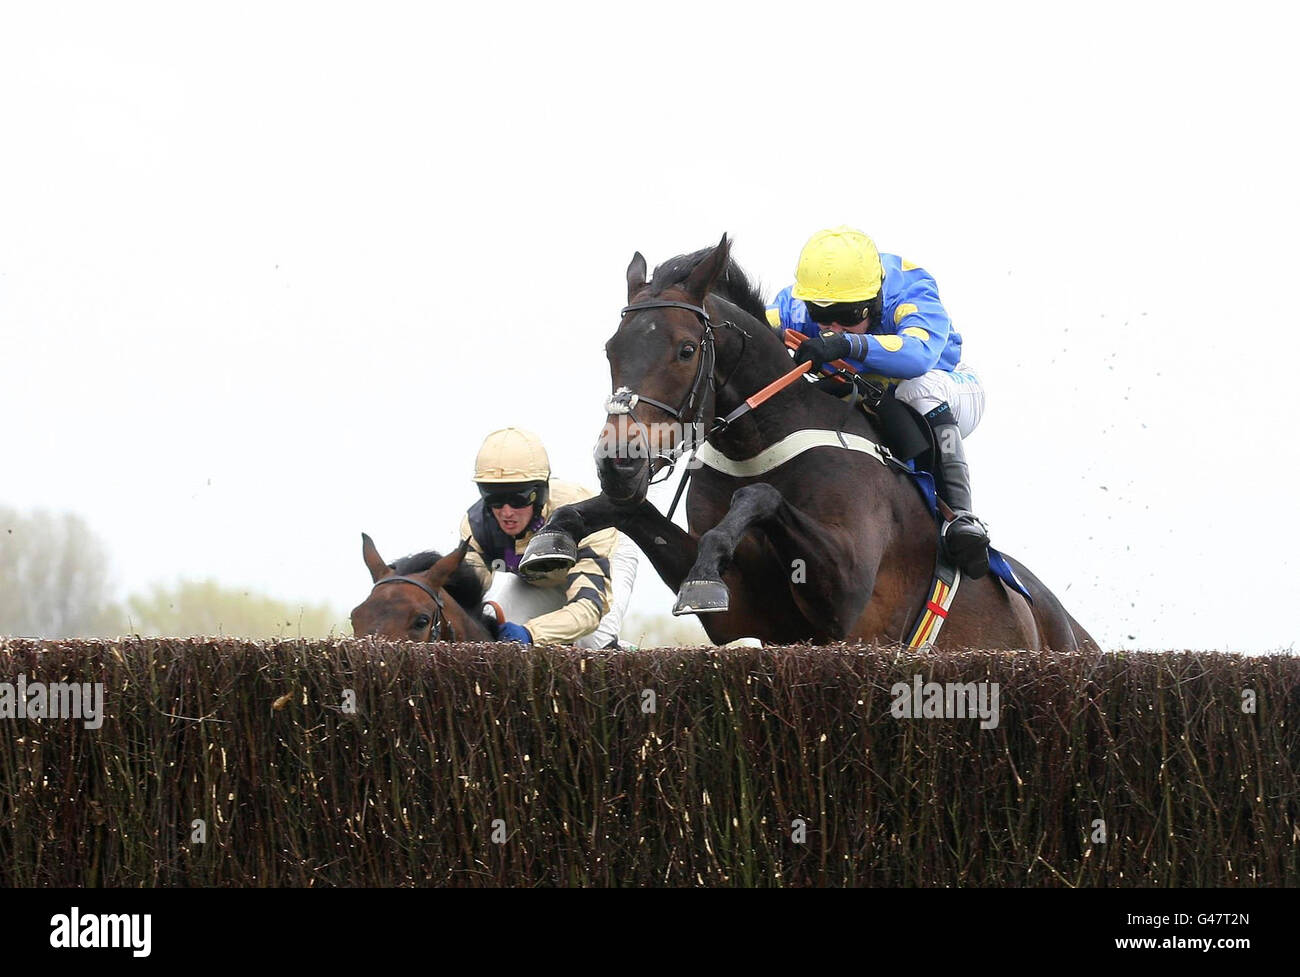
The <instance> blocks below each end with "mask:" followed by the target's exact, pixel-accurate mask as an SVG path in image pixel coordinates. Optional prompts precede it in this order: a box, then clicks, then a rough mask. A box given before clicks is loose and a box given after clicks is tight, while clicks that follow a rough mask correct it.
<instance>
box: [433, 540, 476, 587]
mask: <svg viewBox="0 0 1300 977" xmlns="http://www.w3.org/2000/svg"><path fill="white" fill-rule="evenodd" d="M468 550H469V540H468V539H465V540H462V541H461V544H460V546H459V547H457V549H456V551H455V552H454V553H448V554H447V555H446V556H444V557H443V558H442V559H441V560H439V561H438V562H437V563H435V564H434V565H433V566H431V567H429V569H428V570H426V571H425V572H424V576H425V577H427V578H428V581H429V586H430V587H433V588H434V589H435V590H437V589H438V588H439V587H441V586H442V585H443V584H445V583H446V582H447V581H448V580H449V579H450V578H451V575H452V574H453V573H455V572H456V568H457V567H458V566H460V561H461V560H463V559H464V558H465V553H466V551H468Z"/></svg>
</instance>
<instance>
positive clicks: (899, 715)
mask: <svg viewBox="0 0 1300 977" xmlns="http://www.w3.org/2000/svg"><path fill="white" fill-rule="evenodd" d="M998 692H999V690H998V683H997V682H947V683H943V684H940V683H939V682H923V681H922V679H921V676H920V675H913V676H912V684H911V685H908V684H907V683H906V682H895V683H894V684H893V686H891V687H890V690H889V694H890V695H892V696H893V697H894V701H893V702H892V703H890V706H889V714H890V715H891V716H893V717H894V718H895V719H974V718H976V717H978V718H979V720H980V729H997V728H998V722H999V711H998Z"/></svg>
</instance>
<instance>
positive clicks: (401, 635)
mask: <svg viewBox="0 0 1300 977" xmlns="http://www.w3.org/2000/svg"><path fill="white" fill-rule="evenodd" d="M467 545H468V544H465V545H462V546H461V547H460V548H459V549H458V550H456V552H454V553H449V554H448V555H447V556H441V555H440V554H438V553H435V552H433V551H432V550H430V551H427V552H424V553H416V554H414V555H413V556H405V557H403V558H402V559H400V560H398V561H397V562H396V563H393V564H388V563H385V562H384V559H383V557H381V556H380V555H379V551H378V550H377V549H375V544H374V541H373V540H371V538H370V537H369V536H367V535H366V534H365V533H362V534H361V556H362V558H363V559H364V560H365V561H366V567H367V568H368V569H369V570H370V579H371V580H372V581H374V587H373V588H372V589H371V591H370V596H368V597H367V598H366V599H365V600H363V601H362V602H361V603H360V604H358V605H357V606H356V607H354V608H353V609H352V633H353V634H354V635H356V636H357V637H358V638H364V637H368V636H374V637H378V638H387V639H389V640H391V641H495V640H496V635H495V634H494V633H493V632H492V630H491V629H490V628H489V625H488V622H487V620H486V619H485V618H484V617H483V615H482V610H483V608H484V606H491V605H484V604H483V586H482V584H480V583H479V580H478V578H477V577H476V576H474V573H473V572H472V571H471V570H470V569H469V568H468V567H462V566H461V560H462V559H463V558H464V556H465V550H466V547H467ZM466 608H468V610H467V609H466Z"/></svg>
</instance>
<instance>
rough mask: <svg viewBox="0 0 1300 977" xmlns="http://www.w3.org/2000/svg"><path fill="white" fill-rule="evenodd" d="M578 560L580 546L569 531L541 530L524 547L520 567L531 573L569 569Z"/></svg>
mask: <svg viewBox="0 0 1300 977" xmlns="http://www.w3.org/2000/svg"><path fill="white" fill-rule="evenodd" d="M577 562H578V547H577V546H576V545H575V544H574V542H573V540H572V539H570V538H569V534H568V533H561V532H549V533H548V532H545V531H543V532H539V533H537V534H536V535H534V536H533V538H532V539H530V540H529V541H528V545H527V546H525V547H524V555H523V557H522V558H521V559H520V561H519V569H520V570H527V571H528V572H529V573H550V572H551V571H553V570H567V569H569V567H571V566H573V565H574V564H575V563H577Z"/></svg>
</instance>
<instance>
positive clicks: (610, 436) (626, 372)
mask: <svg viewBox="0 0 1300 977" xmlns="http://www.w3.org/2000/svg"><path fill="white" fill-rule="evenodd" d="M729 251H730V244H729V242H728V241H727V236H726V235H725V234H724V235H723V236H722V240H721V241H720V242H718V245H717V246H716V247H714V248H710V249H708V250H706V251H704V252H697V253H696V254H694V255H689V256H686V257H685V258H683V259H681V261H682V263H681V264H678V265H677V267H675V269H674V270H675V271H678V272H682V273H681V274H676V275H665V274H664V273H663V271H664V270H663V268H662V267H661V268H659V269H656V272H655V279H656V282H655V283H650V284H647V281H646V263H645V258H643V257H642V256H641V253H640V252H637V253H636V254H635V255H633V257H632V263H631V264H630V265H628V268H627V299H628V307H627V308H626V309H625V310H624V314H623V320H622V321H621V322H620V323H619V326H618V331H617V332H615V333H614V335H613V336H612V337H611V338H610V340H609V342H607V343H606V344H605V356H606V358H607V359H608V360H609V372H610V377H611V379H612V380H613V384H614V393H613V394H612V395H611V397H610V399H609V401H608V402H607V405H606V411H607V416H606V420H605V427H604V429H603V430H602V432H601V437H600V440H599V441H598V442H597V446H596V471H597V473H598V475H599V477H600V487H601V489H602V490H603V491H604V493H605V494H606V495H607V496H608V497H609V498H610V499H611V500H613V501H614V502H616V503H626V504H628V505H635V504H637V503H639V502H641V501H642V500H643V499H644V498H645V496H646V491H647V489H648V487H649V484H650V477H651V475H652V474H653V471H652V470H651V469H652V463H654V459H655V458H656V457H657V456H659V455H662V454H663V453H665V452H671V451H672V450H673V449H675V448H677V447H678V446H679V445H680V444H681V443H682V442H683V441H684V440H687V439H688V438H691V437H692V435H694V436H695V437H703V434H704V431H705V430H707V427H708V424H709V423H710V422H711V420H712V418H713V409H714V394H715V391H714V382H713V371H714V368H715V366H716V357H717V350H716V336H715V334H714V327H713V325H711V324H710V323H709V322H708V320H707V319H706V318H705V317H704V315H702V310H703V308H704V302H705V299H706V298H707V297H708V294H709V289H710V288H711V287H712V286H713V283H714V280H715V279H716V278H717V277H718V275H719V273H720V272H721V271H722V270H723V269H724V268H725V267H726V266H727V258H728V252H729ZM685 262H689V263H690V264H685ZM665 278H666V279H667V281H665V282H663V283H662V284H660V283H659V282H660V281H661V280H663V279H665ZM693 309H694V310H700V311H693ZM692 428H694V431H692ZM664 463H665V462H663V461H660V462H658V464H659V465H662V464H664Z"/></svg>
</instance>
